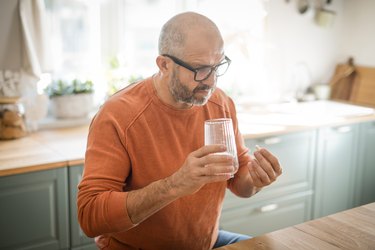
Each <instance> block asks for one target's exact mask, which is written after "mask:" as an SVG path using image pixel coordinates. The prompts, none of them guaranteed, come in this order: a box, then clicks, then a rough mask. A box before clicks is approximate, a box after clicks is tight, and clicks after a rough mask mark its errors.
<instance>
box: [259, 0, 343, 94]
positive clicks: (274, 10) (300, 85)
mask: <svg viewBox="0 0 375 250" xmlns="http://www.w3.org/2000/svg"><path fill="white" fill-rule="evenodd" d="M314 2H315V1H310V3H311V4H313V3H314ZM296 5H297V0H290V1H289V2H288V3H287V2H286V1H282V0H271V1H268V4H267V12H268V17H267V24H266V34H267V42H268V44H269V45H268V46H269V49H268V56H267V60H268V61H269V62H270V63H269V65H271V66H270V70H269V71H268V72H269V73H270V74H272V75H273V76H272V78H271V81H270V84H273V85H274V88H275V89H276V88H277V86H279V89H280V90H281V91H282V92H284V93H288V92H295V91H296V90H298V89H301V90H303V89H305V88H306V87H307V86H308V85H310V84H317V83H327V82H328V81H329V79H330V77H331V74H332V73H333V70H334V67H335V65H336V63H338V61H337V54H338V46H337V45H338V43H340V37H341V27H342V22H343V1H341V0H338V1H333V2H332V4H331V5H328V6H326V8H327V9H330V10H334V11H335V12H336V13H337V15H336V17H335V20H334V23H333V25H332V26H331V27H320V26H318V25H317V24H316V23H315V21H314V15H315V8H314V6H310V8H309V10H308V11H307V12H305V13H304V14H300V13H299V12H298V11H297V7H296Z"/></svg>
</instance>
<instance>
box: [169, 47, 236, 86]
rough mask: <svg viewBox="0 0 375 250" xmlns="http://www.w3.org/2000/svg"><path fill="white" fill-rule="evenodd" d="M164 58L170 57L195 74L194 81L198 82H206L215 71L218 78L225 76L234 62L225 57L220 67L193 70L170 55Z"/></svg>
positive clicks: (204, 67)
mask: <svg viewBox="0 0 375 250" xmlns="http://www.w3.org/2000/svg"><path fill="white" fill-rule="evenodd" d="M163 56H166V57H169V58H170V59H172V61H173V62H174V63H176V64H178V65H180V66H182V67H184V68H186V69H188V70H190V71H192V72H194V80H195V81H197V82H200V81H204V80H206V79H207V78H209V77H210V75H211V74H212V72H213V71H215V75H216V76H217V77H218V76H222V75H224V74H225V72H227V70H228V68H229V65H230V63H231V62H232V61H231V60H230V59H229V58H228V57H227V56H225V58H224V60H223V61H221V62H220V63H219V64H218V65H215V66H203V67H199V68H193V67H192V66H190V65H189V64H187V63H186V62H184V61H182V60H180V59H178V58H177V57H174V56H171V55H168V54H163Z"/></svg>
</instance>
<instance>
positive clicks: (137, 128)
mask: <svg viewBox="0 0 375 250" xmlns="http://www.w3.org/2000/svg"><path fill="white" fill-rule="evenodd" d="M220 117H231V118H232V119H233V122H234V124H233V125H234V129H235V134H236V136H237V137H236V140H237V152H238V156H239V164H240V167H243V166H245V165H246V164H247V162H248V160H249V155H248V154H247V148H246V147H245V146H244V144H243V140H242V137H241V135H240V133H239V131H238V127H237V119H236V113H235V107H234V104H233V102H232V100H231V99H230V98H229V97H228V96H226V95H225V94H224V93H223V92H222V91H221V90H219V89H217V90H216V91H215V92H214V94H213V95H212V97H211V98H210V100H209V102H208V103H207V104H206V105H204V106H201V107H199V106H194V107H192V108H191V109H188V110H176V109H174V108H173V107H171V106H168V105H166V104H164V103H163V102H162V101H161V100H160V99H159V98H158V96H157V94H156V90H155V89H154V87H153V84H152V78H148V79H146V80H144V81H142V82H139V83H137V84H134V85H132V86H131V87H128V88H126V89H124V90H122V91H120V92H118V93H117V94H116V95H114V96H112V97H111V98H110V99H109V100H108V101H107V102H106V103H105V104H104V105H103V107H102V108H101V109H100V111H99V112H98V114H97V115H96V117H95V118H94V119H93V121H92V123H91V126H90V132H89V136H88V143H87V151H86V157H85V168H84V174H83V179H82V181H81V183H80V184H79V192H78V218H79V222H80V225H81V227H82V229H83V231H84V232H85V233H86V234H87V235H88V236H90V237H95V236H100V237H98V238H97V244H98V246H99V247H100V248H102V249H163V250H165V249H180V250H182V249H189V250H195V249H210V248H212V246H213V244H214V243H215V241H216V238H217V233H218V220H219V217H220V212H221V208H222V202H223V198H224V194H225V190H226V187H227V182H217V183H212V184H208V185H206V186H204V187H203V188H201V189H200V190H199V191H198V192H196V193H195V194H193V195H188V196H185V197H182V198H180V199H177V200H176V201H174V202H172V203H171V204H169V205H168V206H166V207H165V208H163V209H161V210H160V211H158V212H157V213H155V214H154V215H152V216H151V217H149V218H148V219H146V220H145V221H143V222H142V223H140V224H139V225H134V224H133V223H132V222H131V220H130V218H129V215H128V213H127V209H126V201H127V194H128V191H130V190H135V189H139V188H142V187H145V186H147V185H148V184H150V183H151V182H153V181H156V180H159V179H162V178H165V177H168V176H170V175H172V174H173V173H174V172H176V171H177V170H178V168H179V167H180V166H181V165H182V164H183V162H184V161H185V158H186V157H187V155H188V154H189V153H191V152H192V151H195V150H197V149H198V148H200V147H202V146H203V144H204V126H203V125H204V121H205V120H207V119H211V118H220ZM186 181H188V180H186Z"/></svg>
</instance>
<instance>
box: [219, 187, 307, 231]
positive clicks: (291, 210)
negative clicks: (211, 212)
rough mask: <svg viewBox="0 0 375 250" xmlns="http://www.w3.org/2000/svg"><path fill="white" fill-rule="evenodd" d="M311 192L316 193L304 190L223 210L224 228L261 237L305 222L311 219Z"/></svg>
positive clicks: (221, 222)
mask: <svg viewBox="0 0 375 250" xmlns="http://www.w3.org/2000/svg"><path fill="white" fill-rule="evenodd" d="M311 194H312V192H301V193H296V194H292V195H287V196H282V197H279V198H276V199H273V200H268V201H263V202H258V203H251V202H249V203H248V205H247V206H241V207H238V208H232V209H228V210H223V212H222V215H221V219H220V227H221V228H222V229H224V230H228V231H231V232H237V233H242V234H246V235H250V236H257V235H261V234H264V233H268V232H272V231H274V230H278V229H281V228H285V227H288V226H292V225H296V224H299V223H302V222H304V221H306V220H308V219H309V218H310V212H311ZM248 200H249V201H250V200H251V198H250V199H248Z"/></svg>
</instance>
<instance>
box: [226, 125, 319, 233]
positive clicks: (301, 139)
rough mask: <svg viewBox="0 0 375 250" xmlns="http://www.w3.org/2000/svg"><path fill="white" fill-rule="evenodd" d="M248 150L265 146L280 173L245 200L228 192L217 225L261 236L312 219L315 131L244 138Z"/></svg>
mask: <svg viewBox="0 0 375 250" xmlns="http://www.w3.org/2000/svg"><path fill="white" fill-rule="evenodd" d="M245 144H246V146H247V147H248V148H249V149H252V150H254V148H255V145H259V146H261V147H265V148H267V149H268V150H270V151H271V152H272V153H273V154H275V155H277V156H278V158H279V161H280V163H281V165H282V166H283V174H282V175H281V176H280V177H279V179H278V180H277V182H275V183H273V184H272V185H270V186H268V187H265V188H263V190H262V191H261V192H259V193H258V194H256V195H255V196H253V197H251V198H248V199H241V198H238V197H235V196H234V195H233V194H232V193H230V192H227V194H226V198H225V201H224V205H223V210H222V216H221V219H220V226H221V227H222V228H223V229H225V230H229V231H233V232H237V233H243V234H248V235H251V236H256V235H260V234H263V233H266V232H270V231H273V230H276V229H280V228H284V227H287V226H291V225H294V224H298V223H302V222H304V221H306V220H309V219H310V218H311V207H312V195H313V171H314V158H315V147H316V145H315V144H316V131H315V130H311V131H305V132H298V133H291V134H287V135H282V136H277V137H267V138H260V139H252V140H246V141H245Z"/></svg>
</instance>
